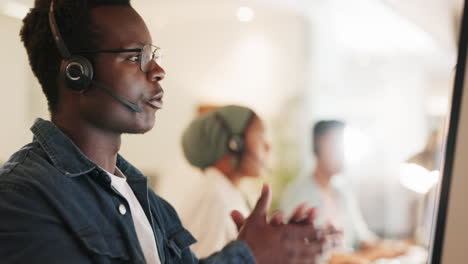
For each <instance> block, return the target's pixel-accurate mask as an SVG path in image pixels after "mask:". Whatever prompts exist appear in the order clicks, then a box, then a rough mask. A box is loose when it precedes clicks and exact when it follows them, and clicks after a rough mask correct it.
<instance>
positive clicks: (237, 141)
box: [215, 113, 252, 155]
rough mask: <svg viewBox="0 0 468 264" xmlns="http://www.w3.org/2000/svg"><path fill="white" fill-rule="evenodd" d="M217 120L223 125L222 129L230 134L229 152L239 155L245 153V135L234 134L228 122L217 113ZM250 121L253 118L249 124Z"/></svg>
mask: <svg viewBox="0 0 468 264" xmlns="http://www.w3.org/2000/svg"><path fill="white" fill-rule="evenodd" d="M251 116H252V114H251ZM215 118H216V119H217V120H218V121H219V123H220V124H221V127H222V128H223V129H224V130H225V131H226V132H228V141H227V147H228V150H229V151H230V152H232V153H234V154H238V155H239V154H242V153H244V151H245V140H244V134H243V133H241V134H239V133H234V132H233V131H232V129H231V128H230V127H229V125H228V123H227V121H226V120H225V119H224V118H223V117H222V116H221V115H220V114H219V113H215ZM250 119H251V117H250V118H249V120H248V122H247V123H249V122H250Z"/></svg>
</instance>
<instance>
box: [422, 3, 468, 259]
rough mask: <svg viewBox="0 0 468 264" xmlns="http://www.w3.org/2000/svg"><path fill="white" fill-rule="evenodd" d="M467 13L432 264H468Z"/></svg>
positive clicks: (434, 234)
mask: <svg viewBox="0 0 468 264" xmlns="http://www.w3.org/2000/svg"><path fill="white" fill-rule="evenodd" d="M467 44H468V14H467V6H466V5H465V7H464V13H463V19H462V26H461V34H460V39H459V52H458V53H459V54H458V61H457V69H456V76H455V86H454V90H453V95H452V106H451V113H450V121H449V123H448V130H447V142H446V151H445V160H444V165H443V177H442V182H441V185H440V187H439V188H440V192H439V197H440V198H439V202H438V207H437V214H436V215H435V222H434V223H435V224H434V225H433V232H432V243H431V247H430V258H429V263H430V264H459V263H468V228H467V225H468V87H465V86H468V82H467V80H468V67H467Z"/></svg>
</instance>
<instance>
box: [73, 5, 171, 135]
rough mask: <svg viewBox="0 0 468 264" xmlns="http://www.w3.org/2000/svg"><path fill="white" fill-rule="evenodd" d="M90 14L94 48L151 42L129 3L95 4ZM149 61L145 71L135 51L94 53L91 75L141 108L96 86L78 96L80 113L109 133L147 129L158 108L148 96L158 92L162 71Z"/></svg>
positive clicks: (128, 45)
mask: <svg viewBox="0 0 468 264" xmlns="http://www.w3.org/2000/svg"><path fill="white" fill-rule="evenodd" d="M91 17H92V21H93V25H95V27H96V28H97V31H98V35H99V41H98V49H102V50H106V49H139V48H141V47H142V46H143V44H152V39H151V35H150V34H149V31H148V28H147V27H146V25H145V22H144V21H143V19H142V18H141V17H140V16H139V15H138V14H137V13H136V11H135V10H134V9H132V8H130V7H122V6H111V7H97V8H94V9H93V10H92V11H91ZM150 63H151V67H150V70H149V71H148V72H146V73H145V72H142V71H141V69H140V63H139V53H138V52H126V53H99V54H97V55H96V60H95V64H94V71H95V72H94V76H95V77H94V79H95V80H96V81H97V82H99V83H101V84H102V85H104V86H105V87H107V88H108V89H110V90H111V91H113V92H114V93H116V94H117V95H119V96H121V97H123V98H124V99H125V100H127V101H129V102H131V103H133V104H136V105H138V106H139V107H140V108H141V109H142V112H141V113H137V112H134V111H132V110H130V109H129V108H128V107H126V106H125V105H123V104H122V103H120V102H119V101H117V100H115V99H114V98H112V97H111V96H109V95H108V94H106V93H105V92H103V91H101V90H100V89H97V88H90V89H88V90H87V91H86V92H85V93H84V94H83V96H81V97H80V111H81V113H82V116H83V117H84V118H85V119H86V120H87V121H88V122H90V123H91V124H93V125H94V126H96V127H97V128H99V129H103V130H107V131H108V132H112V133H144V132H147V131H149V130H150V129H151V128H152V127H153V126H154V122H155V113H156V111H157V110H158V108H157V107H155V104H154V101H153V104H152V103H151V99H152V98H153V99H154V97H155V96H156V95H158V94H160V93H161V92H162V88H161V86H160V85H159V81H161V80H162V79H163V78H164V74H165V73H164V70H163V69H162V68H161V67H160V66H159V65H158V64H157V63H156V62H155V61H151V62H150Z"/></svg>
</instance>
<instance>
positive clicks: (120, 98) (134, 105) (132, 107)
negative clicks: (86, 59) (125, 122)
mask: <svg viewBox="0 0 468 264" xmlns="http://www.w3.org/2000/svg"><path fill="white" fill-rule="evenodd" d="M81 78H83V79H85V80H86V81H88V82H89V83H91V84H93V85H94V86H96V87H97V88H99V89H101V90H102V91H104V92H106V93H107V94H108V95H110V96H112V97H113V98H114V99H116V100H117V101H119V102H120V103H122V104H124V105H125V106H126V107H128V108H130V109H131V110H132V111H133V112H137V113H141V112H142V109H141V107H139V106H138V105H136V104H133V103H130V102H129V101H127V100H125V99H123V98H122V97H121V96H119V95H117V94H116V93H114V92H112V91H111V90H109V89H107V88H106V87H105V86H104V85H102V84H100V83H98V82H97V81H95V80H91V79H89V78H88V77H87V76H85V75H81Z"/></svg>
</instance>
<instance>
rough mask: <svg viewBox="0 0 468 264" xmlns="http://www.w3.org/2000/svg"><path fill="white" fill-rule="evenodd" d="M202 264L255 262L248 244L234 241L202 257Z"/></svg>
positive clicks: (253, 263) (249, 263) (245, 263)
mask: <svg viewBox="0 0 468 264" xmlns="http://www.w3.org/2000/svg"><path fill="white" fill-rule="evenodd" d="M199 263H200V264H255V263H256V262H255V258H254V256H253V255H252V252H251V251H250V249H249V247H248V246H247V244H245V243H244V242H242V241H239V240H237V241H233V242H231V243H229V244H227V245H226V246H225V247H224V248H223V249H222V250H221V251H219V252H217V253H215V254H213V255H211V256H209V257H207V258H205V259H201V260H200V262H199Z"/></svg>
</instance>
